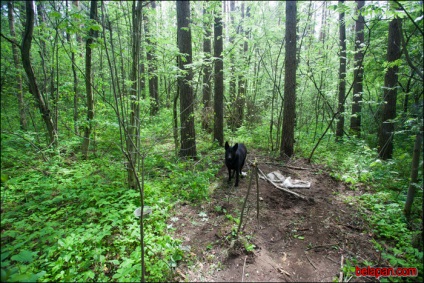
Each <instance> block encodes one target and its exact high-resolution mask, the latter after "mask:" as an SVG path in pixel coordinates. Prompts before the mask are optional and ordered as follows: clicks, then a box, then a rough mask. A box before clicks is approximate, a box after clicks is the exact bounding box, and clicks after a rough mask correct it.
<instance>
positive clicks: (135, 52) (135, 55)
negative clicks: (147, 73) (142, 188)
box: [126, 1, 143, 190]
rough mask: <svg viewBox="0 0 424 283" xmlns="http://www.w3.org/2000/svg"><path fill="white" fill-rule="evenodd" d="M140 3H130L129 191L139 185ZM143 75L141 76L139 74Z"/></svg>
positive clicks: (127, 139)
mask: <svg viewBox="0 0 424 283" xmlns="http://www.w3.org/2000/svg"><path fill="white" fill-rule="evenodd" d="M141 7H142V3H141V1H134V2H133V3H132V26H133V33H132V47H131V49H132V51H131V53H132V58H131V59H132V66H131V72H130V81H131V82H132V85H131V88H130V91H129V100H130V109H131V110H130V113H129V116H130V117H129V121H130V123H129V126H128V132H127V133H126V143H127V154H128V157H129V159H128V162H129V163H130V164H129V166H128V167H127V173H128V185H129V187H130V188H131V189H134V190H135V189H137V188H138V186H139V184H138V183H137V178H136V174H137V172H135V171H134V170H135V169H136V168H137V164H138V153H137V149H138V148H139V144H140V123H139V122H140V107H139V101H140V96H139V94H140V92H139V88H140V86H139V84H138V82H139V80H138V77H139V74H138V69H139V62H140V46H141V19H142V15H141V11H142V8H141ZM141 75H143V74H141Z"/></svg>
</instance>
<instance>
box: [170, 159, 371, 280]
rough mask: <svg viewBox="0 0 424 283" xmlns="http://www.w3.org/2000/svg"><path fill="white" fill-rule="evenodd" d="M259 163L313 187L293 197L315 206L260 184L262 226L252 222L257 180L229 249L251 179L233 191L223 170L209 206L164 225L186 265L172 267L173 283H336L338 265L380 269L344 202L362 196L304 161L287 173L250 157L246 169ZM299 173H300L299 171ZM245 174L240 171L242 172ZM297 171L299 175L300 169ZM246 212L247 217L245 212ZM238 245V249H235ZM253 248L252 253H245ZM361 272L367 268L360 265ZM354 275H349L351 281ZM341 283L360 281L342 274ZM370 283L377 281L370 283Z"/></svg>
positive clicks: (181, 211)
mask: <svg viewBox="0 0 424 283" xmlns="http://www.w3.org/2000/svg"><path fill="white" fill-rule="evenodd" d="M255 157H256V158H257V160H258V161H259V162H258V167H259V168H260V169H261V170H262V171H263V172H264V173H265V174H268V173H270V172H272V171H276V170H279V171H280V172H281V173H282V174H283V175H284V176H286V177H287V176H290V177H291V178H292V179H300V180H304V181H309V182H311V188H310V189H293V191H296V192H298V193H300V194H303V195H305V196H307V197H309V198H313V200H314V201H305V200H303V199H300V198H298V197H296V196H294V195H291V194H288V193H286V192H282V191H279V190H277V189H276V188H275V187H274V186H273V185H272V184H270V183H268V182H267V181H265V180H263V179H259V197H260V201H259V202H260V203H259V206H260V209H259V225H258V221H257V219H256V199H257V198H256V185H255V179H253V182H252V188H251V192H250V196H249V199H248V201H247V206H248V208H246V210H245V214H244V215H245V216H244V219H243V226H244V227H243V231H242V233H241V235H240V237H239V238H240V239H243V240H242V242H243V241H244V244H240V242H234V241H233V240H232V239H234V237H232V235H234V233H235V232H234V231H235V230H236V229H237V226H238V225H237V224H236V223H235V221H234V219H239V218H240V211H241V209H242V205H243V201H244V199H245V196H246V193H247V190H248V185H249V179H250V173H248V175H247V176H246V177H244V178H243V179H241V181H240V183H239V187H237V188H234V187H233V185H234V179H232V181H231V183H230V184H228V183H227V179H228V172H227V169H226V167H225V165H223V167H222V168H221V170H220V171H219V172H218V174H217V176H216V178H217V181H216V183H215V184H212V186H213V187H214V190H213V192H212V194H211V197H210V200H209V201H208V202H205V203H203V204H201V205H198V206H192V205H190V204H186V203H179V204H178V205H177V206H176V207H175V215H174V216H173V217H172V218H171V219H170V221H169V224H172V226H173V227H175V228H176V231H175V236H176V237H177V238H180V239H182V240H183V246H184V247H186V249H187V253H189V256H188V257H189V258H190V260H188V261H185V262H182V263H180V264H179V266H178V267H177V269H176V271H177V274H178V276H177V277H176V278H175V280H177V281H186V282H187V281H189V282H193V281H209V282H211V281H220V282H223V281H226V282H231V281H237V282H242V281H267V282H273V281H274V282H275V281H280V282H281V281H283V282H298V281H303V282H307V281H309V282H310V281H315V282H320V281H326V282H329V281H334V280H336V281H339V276H340V272H341V263H342V261H343V263H344V264H346V263H347V261H346V260H348V261H349V263H350V266H355V265H354V264H353V263H352V259H354V260H357V261H354V262H359V263H362V262H364V261H371V262H378V258H379V254H378V253H377V252H376V251H375V249H373V248H372V246H373V245H372V243H371V241H370V240H371V239H372V235H370V234H368V233H367V232H364V231H367V230H369V229H367V227H366V226H365V225H366V224H365V223H364V222H363V221H362V218H361V216H360V213H359V212H358V211H357V209H356V203H353V204H352V203H349V202H347V201H346V197H347V196H352V195H353V194H359V193H360V192H359V191H353V190H350V189H349V188H347V187H346V186H345V185H344V184H343V183H342V182H338V181H336V180H334V179H333V178H332V177H331V176H330V175H329V174H328V173H327V172H326V171H325V169H324V168H323V167H322V166H319V165H312V164H309V163H307V161H306V160H304V159H298V160H291V161H290V162H289V163H286V164H285V166H281V165H279V164H278V162H275V163H272V162H264V161H263V160H262V161H263V162H261V158H260V157H259V156H255V153H254V152H253V153H251V152H249V155H248V159H249V160H250V161H252V160H254V159H255ZM296 167H297V168H296ZM250 168H252V167H251V166H249V165H247V166H246V165H245V167H244V170H243V172H247V171H248V170H249V169H250ZM300 168H302V169H300ZM246 211H247V212H246ZM234 243H235V244H234ZM251 244H253V245H254V248H252V247H253V246H250V247H251V248H250V249H247V250H250V251H249V252H248V251H247V250H246V248H245V246H248V245H251ZM360 267H364V265H363V264H362V265H360ZM350 274H352V273H350ZM342 276H344V280H350V281H357V280H360V281H364V280H370V281H371V278H369V277H362V278H356V277H355V276H353V278H349V277H351V275H350V276H349V275H348V274H342ZM344 280H343V281H344ZM374 280H375V279H374Z"/></svg>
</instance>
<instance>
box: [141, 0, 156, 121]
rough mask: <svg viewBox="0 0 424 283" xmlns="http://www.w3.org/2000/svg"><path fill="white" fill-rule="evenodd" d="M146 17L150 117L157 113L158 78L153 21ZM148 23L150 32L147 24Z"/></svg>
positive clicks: (153, 2)
mask: <svg viewBox="0 0 424 283" xmlns="http://www.w3.org/2000/svg"><path fill="white" fill-rule="evenodd" d="M150 3H151V5H152V10H155V9H156V1H150ZM145 17H146V23H145V25H144V29H145V33H146V42H147V45H148V49H147V62H148V71H149V94H150V115H152V116H153V115H156V114H157V112H158V111H159V94H158V76H157V74H156V69H157V66H156V65H157V61H156V55H155V50H156V43H155V42H154V41H153V40H152V37H154V35H155V31H154V30H152V27H153V26H154V23H155V22H154V21H151V19H148V18H147V15H145ZM148 22H150V30H149V23H148Z"/></svg>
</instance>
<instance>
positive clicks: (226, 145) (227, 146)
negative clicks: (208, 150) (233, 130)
mask: <svg viewBox="0 0 424 283" xmlns="http://www.w3.org/2000/svg"><path fill="white" fill-rule="evenodd" d="M228 148H230V145H229V144H228V142H227V141H226V142H225V150H227V149H228Z"/></svg>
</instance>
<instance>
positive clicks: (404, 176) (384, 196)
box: [298, 137, 424, 282]
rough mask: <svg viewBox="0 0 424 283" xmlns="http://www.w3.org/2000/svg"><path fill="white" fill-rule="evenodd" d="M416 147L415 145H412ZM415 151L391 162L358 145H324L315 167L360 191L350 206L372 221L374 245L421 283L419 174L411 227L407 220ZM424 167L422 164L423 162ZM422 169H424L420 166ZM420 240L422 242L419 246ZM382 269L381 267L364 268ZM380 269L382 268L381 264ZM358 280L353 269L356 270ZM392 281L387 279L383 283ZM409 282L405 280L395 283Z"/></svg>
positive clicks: (304, 150) (306, 147) (307, 147)
mask: <svg viewBox="0 0 424 283" xmlns="http://www.w3.org/2000/svg"><path fill="white" fill-rule="evenodd" d="M410 143H411V144H413V140H410ZM314 145H315V144H313V143H312V141H308V142H304V143H303V144H301V145H299V146H298V149H299V150H298V152H300V153H301V155H303V156H304V157H306V158H308V157H309V154H310V151H311V150H312V148H313V146H314ZM411 154H412V148H399V147H398V148H397V149H396V150H395V153H394V158H393V159H392V160H388V161H383V160H380V159H379V158H378V154H377V150H376V149H375V148H370V147H369V146H367V145H366V144H365V142H363V141H360V140H357V139H349V140H344V141H343V142H335V141H334V137H332V138H331V140H329V139H328V140H325V141H323V142H322V144H321V145H320V147H319V148H318V149H317V150H316V152H315V154H314V156H313V159H312V161H313V162H316V163H321V164H324V165H326V166H327V168H328V170H329V172H330V174H331V176H332V177H333V178H335V179H336V180H340V181H343V182H345V183H346V184H347V185H348V187H349V188H350V189H352V190H361V191H362V192H363V193H362V195H360V196H357V197H349V198H348V199H347V201H349V202H350V203H352V202H353V203H355V202H356V203H357V204H358V208H359V210H360V211H361V212H362V213H363V217H364V219H365V220H366V221H368V223H369V225H370V227H371V229H372V230H371V231H368V232H369V233H371V234H373V235H374V240H373V245H374V249H375V250H376V252H377V253H381V257H382V259H383V260H386V262H387V263H389V264H390V266H391V267H416V268H418V272H419V274H418V278H417V277H413V278H408V279H407V280H411V282H412V281H417V280H418V281H422V278H423V272H424V270H423V265H422V261H423V250H422V247H423V246H422V238H421V233H422V219H421V215H422V207H423V203H422V194H423V189H422V185H419V184H422V180H423V175H422V174H423V173H422V171H420V172H419V178H418V179H419V184H417V192H416V197H415V200H414V204H413V211H412V216H411V219H410V221H407V219H406V218H405V217H404V215H403V207H404V205H405V200H406V195H407V190H408V186H409V181H410V170H411V160H412V156H411ZM420 162H422V161H420ZM420 168H422V163H421V165H420ZM420 239H421V240H420ZM362 264H368V265H370V264H371V265H372V264H374V265H375V264H377V263H362ZM380 264H381V262H380ZM351 269H352V270H351V272H352V275H354V266H351ZM380 279H381V280H382V281H387V280H388V279H387V278H380ZM390 280H395V281H396V280H401V281H402V280H405V278H403V279H400V278H390Z"/></svg>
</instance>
